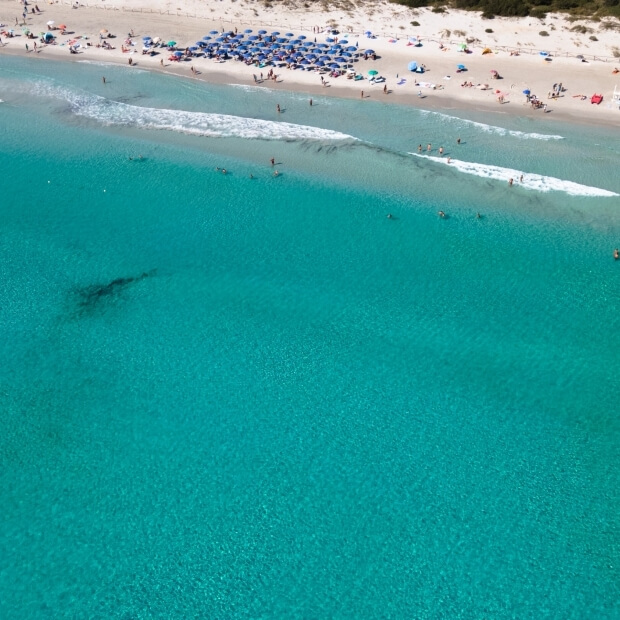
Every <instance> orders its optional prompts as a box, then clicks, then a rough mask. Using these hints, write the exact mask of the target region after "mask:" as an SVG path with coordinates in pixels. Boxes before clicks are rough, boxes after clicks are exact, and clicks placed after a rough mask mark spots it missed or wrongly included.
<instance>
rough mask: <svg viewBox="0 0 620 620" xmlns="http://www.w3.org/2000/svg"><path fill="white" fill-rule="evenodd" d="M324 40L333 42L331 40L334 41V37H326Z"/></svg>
mask: <svg viewBox="0 0 620 620" xmlns="http://www.w3.org/2000/svg"><path fill="white" fill-rule="evenodd" d="M325 40H326V41H327V42H328V43H333V42H334V39H332V38H331V37H327V38H326V39H325Z"/></svg>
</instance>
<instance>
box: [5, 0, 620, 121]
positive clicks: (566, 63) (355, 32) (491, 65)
mask: <svg viewBox="0 0 620 620" xmlns="http://www.w3.org/2000/svg"><path fill="white" fill-rule="evenodd" d="M76 5H77V3H74V4H73V5H72V4H71V3H68V2H67V3H61V2H46V3H43V2H42V3H41V4H39V5H36V6H37V7H38V8H39V9H40V11H39V12H36V11H35V13H34V14H33V13H32V12H29V13H28V14H27V16H26V19H25V25H24V19H23V17H22V10H23V6H22V4H21V3H20V2H17V1H16V0H0V23H2V24H3V27H2V31H4V32H6V31H7V30H9V29H12V30H13V34H14V36H13V37H11V38H9V37H7V36H6V35H3V36H2V46H1V47H0V53H5V54H6V53H12V54H20V55H23V54H29V55H30V56H32V57H33V58H35V57H36V58H37V59H42V58H45V57H53V58H59V59H63V60H72V61H75V60H92V61H101V62H110V63H122V64H129V59H130V58H131V64H132V65H135V66H139V67H140V68H142V69H150V70H157V71H166V72H170V73H175V74H178V75H182V76H184V77H185V78H188V79H189V78H191V79H199V80H207V81H212V82H219V83H240V84H250V83H253V81H254V77H253V76H254V74H256V73H257V67H254V66H248V65H246V64H245V63H244V62H237V61H234V60H227V61H225V62H216V61H214V60H208V59H205V58H200V57H198V58H192V59H191V61H182V62H179V63H176V62H175V63H172V62H170V61H169V60H168V53H167V51H166V50H164V49H159V50H158V51H159V52H160V53H159V54H157V55H156V56H152V57H151V56H147V55H143V54H141V50H142V41H141V37H142V36H145V35H149V36H153V37H157V36H159V37H161V38H162V39H163V40H166V41H167V40H174V41H177V47H178V48H179V49H185V48H186V47H188V46H190V45H193V44H194V42H195V41H197V40H199V39H201V38H202V36H204V35H205V34H207V33H208V32H210V31H212V30H217V31H218V32H221V31H229V30H234V29H235V28H236V29H238V31H239V32H243V30H245V29H253V30H258V29H260V28H261V27H264V28H265V29H267V30H269V29H273V28H276V27H277V28H279V29H286V30H287V31H288V30H290V31H291V32H294V33H295V34H296V35H299V34H304V35H305V36H307V37H308V39H309V40H313V39H316V40H317V42H324V41H325V39H326V37H327V36H329V31H333V32H336V31H337V33H338V34H336V35H334V36H339V37H340V39H342V38H343V37H345V36H346V38H347V40H348V41H349V43H350V44H352V45H356V46H357V47H358V49H359V50H364V49H369V48H371V49H372V50H374V52H375V53H376V59H371V58H369V59H368V60H364V59H363V58H360V59H359V60H358V61H357V62H355V63H354V64H353V68H354V69H355V70H356V72H358V73H359V74H361V75H363V76H364V78H365V79H364V80H359V81H355V80H347V79H346V78H345V77H344V76H340V77H338V78H333V77H327V79H325V80H321V79H320V76H319V75H318V74H317V73H316V72H310V71H300V70H290V69H287V68H285V67H281V68H280V67H278V68H276V69H275V72H276V76H277V79H276V80H264V81H261V82H260V85H261V86H264V87H265V88H275V89H286V90H296V91H300V92H306V93H308V94H309V95H310V96H311V95H312V94H321V95H331V96H342V97H357V98H360V97H363V98H364V99H368V98H371V99H378V100H381V101H384V102H386V103H388V102H397V103H401V104H408V105H414V106H420V107H424V108H436V109H442V110H450V109H458V108H469V109H475V110H489V109H491V110H495V111H497V112H501V113H509V114H516V115H523V116H531V117H540V116H541V115H542V114H544V115H545V117H546V118H554V117H557V118H564V119H567V118H568V119H571V120H575V121H580V122H584V123H587V122H594V123H604V124H614V125H615V124H617V123H618V122H619V121H620V110H619V103H620V102H619V101H618V100H617V99H616V100H614V97H613V95H614V90H615V89H617V88H618V87H620V73H616V72H615V68H616V64H617V65H620V59H618V61H617V62H616V56H617V55H620V47H619V44H618V28H620V25H619V23H618V21H617V20H612V19H607V20H603V21H601V22H597V23H594V22H585V21H578V22H575V21H570V20H568V19H567V18H566V17H564V16H548V17H547V18H546V19H545V20H539V19H534V18H512V19H509V18H496V19H493V20H484V19H482V18H481V16H480V14H478V13H469V12H462V11H452V10H451V11H447V12H445V13H433V12H432V11H431V10H430V9H418V10H412V9H409V8H407V7H403V6H400V5H395V4H391V3H389V2H386V1H376V2H364V3H363V4H360V5H354V4H352V3H351V4H342V5H341V7H342V8H338V9H333V10H330V11H324V10H322V9H321V8H319V7H316V8H314V5H313V6H312V7H311V8H310V9H308V8H306V7H304V5H303V3H301V2H299V3H295V2H291V3H287V5H286V6H281V5H277V6H276V5H273V7H272V8H266V7H265V6H264V5H263V4H261V3H258V2H236V1H233V0H221V1H218V2H204V1H201V0H183V1H182V2H181V1H177V2H171V1H169V0H154V1H152V2H148V3H147V2H145V1H144V0H126V1H124V2H122V3H120V2H119V3H114V2H110V1H109V0H99V1H94V0H93V1H90V2H85V3H79V5H77V7H78V8H75V6H76ZM34 7H35V5H34V4H32V3H31V4H29V5H28V10H29V11H31V10H32V8H34ZM48 21H53V22H54V26H53V27H54V28H56V25H60V24H65V25H66V26H67V29H66V31H65V32H66V34H64V35H63V34H61V33H60V32H59V31H58V30H53V33H54V34H55V35H56V38H55V43H54V44H50V45H44V44H40V43H38V46H37V50H36V53H35V51H34V49H33V44H32V42H33V40H32V39H28V38H27V37H26V36H25V34H24V32H23V29H24V28H28V29H29V30H30V31H31V32H32V33H33V34H35V35H39V33H41V32H47V31H48V26H47V22H48ZM16 22H17V24H16ZM102 29H106V30H108V31H109V33H110V34H112V35H113V38H109V39H106V40H107V41H108V42H109V43H110V45H111V46H112V47H113V48H114V49H105V48H102V47H99V46H98V43H99V41H100V31H101V30H102ZM131 32H132V33H133V34H134V36H133V37H131V44H129V43H128V35H129V33H131ZM369 33H370V34H369ZM542 33H546V35H547V36H543V34H542ZM75 41H77V42H78V43H80V44H81V45H80V48H79V53H77V54H70V53H69V45H70V42H75ZM86 43H90V45H86ZM27 44H29V45H28V51H27V50H26V45H27ZM123 46H126V48H127V50H128V51H123V50H122V49H121V48H122V47H123ZM464 47H466V49H465V50H464V49H463V48H464ZM483 51H485V52H486V53H483ZM162 61H163V62H162ZM411 61H415V62H417V63H418V64H419V65H424V66H425V68H426V72H425V73H424V74H418V73H412V72H409V71H408V65H409V63H410V62H411ZM614 63H616V64H614ZM459 65H463V66H465V68H466V70H464V71H461V70H458V69H457V67H458V66H459ZM267 70H268V69H265V73H266V71H267ZM370 70H375V71H377V72H378V74H379V75H381V76H382V77H384V78H385V82H382V83H381V84H380V85H379V84H371V83H370V82H368V81H367V78H368V71H370ZM493 72H496V74H497V75H498V76H499V79H493V76H494V75H495V73H493ZM323 81H324V82H325V85H324V84H323ZM557 84H561V85H562V90H561V92H560V93H559V96H558V97H554V98H551V95H552V91H553V87H554V85H557ZM362 91H363V94H362ZM524 91H529V93H531V95H535V96H536V97H537V99H538V100H539V101H540V102H541V105H540V107H538V108H533V107H532V106H531V104H530V102H529V101H528V98H527V97H526V95H525V94H524ZM618 92H620V91H618ZM595 93H597V94H601V95H603V101H602V103H601V104H600V105H592V103H591V96H592V95H593V94H595Z"/></svg>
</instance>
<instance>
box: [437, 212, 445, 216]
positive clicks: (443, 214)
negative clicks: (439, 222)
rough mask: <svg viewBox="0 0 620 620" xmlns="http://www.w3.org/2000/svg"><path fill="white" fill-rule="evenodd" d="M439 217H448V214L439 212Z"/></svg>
mask: <svg viewBox="0 0 620 620" xmlns="http://www.w3.org/2000/svg"><path fill="white" fill-rule="evenodd" d="M437 215H439V217H446V214H445V213H444V212H443V211H438V212H437Z"/></svg>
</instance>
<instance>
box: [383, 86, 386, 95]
mask: <svg viewBox="0 0 620 620" xmlns="http://www.w3.org/2000/svg"><path fill="white" fill-rule="evenodd" d="M383 94H384V95H387V84H384V85H383Z"/></svg>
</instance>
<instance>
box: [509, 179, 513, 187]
mask: <svg viewBox="0 0 620 620" xmlns="http://www.w3.org/2000/svg"><path fill="white" fill-rule="evenodd" d="M513 183H514V181H513V180H512V178H510V179H508V185H510V186H512V184H513Z"/></svg>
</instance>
